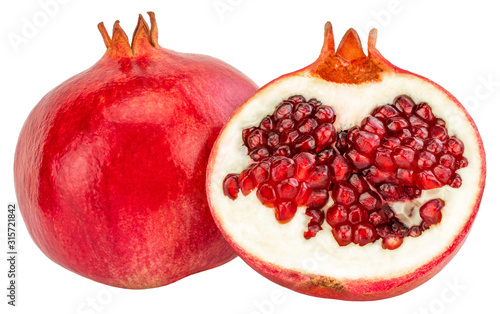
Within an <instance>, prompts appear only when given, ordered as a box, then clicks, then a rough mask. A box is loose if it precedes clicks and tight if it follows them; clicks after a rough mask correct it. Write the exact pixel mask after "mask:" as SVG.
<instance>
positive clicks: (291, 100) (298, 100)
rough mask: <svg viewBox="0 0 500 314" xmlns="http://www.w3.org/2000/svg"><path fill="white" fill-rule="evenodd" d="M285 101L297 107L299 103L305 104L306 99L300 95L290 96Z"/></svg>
mask: <svg viewBox="0 0 500 314" xmlns="http://www.w3.org/2000/svg"><path fill="white" fill-rule="evenodd" d="M286 101H287V102H289V103H292V104H294V105H297V104H300V103H301V102H306V99H305V98H304V96H302V95H293V96H290V97H289V98H288V99H287V100H286Z"/></svg>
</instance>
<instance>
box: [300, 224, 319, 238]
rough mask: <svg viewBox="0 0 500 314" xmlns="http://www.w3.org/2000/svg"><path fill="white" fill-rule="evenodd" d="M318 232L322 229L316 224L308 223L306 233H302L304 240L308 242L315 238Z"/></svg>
mask: <svg viewBox="0 0 500 314" xmlns="http://www.w3.org/2000/svg"><path fill="white" fill-rule="evenodd" d="M320 230H322V228H321V226H320V225H318V224H317V223H309V224H308V225H307V231H306V232H304V238H305V239H306V240H309V239H310V238H312V237H315V236H316V234H317V233H318V232H319V231H320Z"/></svg>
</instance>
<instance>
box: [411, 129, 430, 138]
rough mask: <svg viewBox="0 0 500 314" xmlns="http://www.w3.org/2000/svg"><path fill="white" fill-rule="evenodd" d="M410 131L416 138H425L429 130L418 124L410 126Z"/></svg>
mask: <svg viewBox="0 0 500 314" xmlns="http://www.w3.org/2000/svg"><path fill="white" fill-rule="evenodd" d="M411 133H412V134H413V135H414V136H416V137H418V138H421V139H426V138H428V137H429V131H428V130H427V129H426V128H424V127H419V126H417V127H412V128H411Z"/></svg>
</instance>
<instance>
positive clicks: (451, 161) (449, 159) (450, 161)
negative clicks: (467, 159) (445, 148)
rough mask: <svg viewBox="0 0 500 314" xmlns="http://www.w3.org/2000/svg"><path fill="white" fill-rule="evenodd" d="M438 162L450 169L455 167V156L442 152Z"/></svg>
mask: <svg viewBox="0 0 500 314" xmlns="http://www.w3.org/2000/svg"><path fill="white" fill-rule="evenodd" d="M439 164H440V165H443V166H445V167H447V168H450V169H452V170H453V169H455V157H453V156H452V155H450V154H444V155H442V156H441V157H439Z"/></svg>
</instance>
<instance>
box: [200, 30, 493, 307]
mask: <svg viewBox="0 0 500 314" xmlns="http://www.w3.org/2000/svg"><path fill="white" fill-rule="evenodd" d="M376 35H377V33H376V30H372V31H371V32H370V36H369V39H368V55H365V53H364V52H363V49H362V47H361V43H360V40H359V37H358V35H357V34H356V32H355V31H354V30H352V29H351V30H349V31H348V32H347V33H346V35H345V36H344V38H343V39H342V41H341V42H340V44H339V46H338V49H337V51H335V45H334V40H333V33H332V30H331V24H330V23H327V24H326V27H325V41H324V44H323V49H322V51H321V55H320V57H319V58H318V60H317V61H316V62H314V63H313V64H311V65H310V66H308V67H306V68H304V69H302V70H299V71H296V72H293V73H290V74H287V75H284V76H281V77H279V78H277V79H276V80H274V81H272V82H270V83H269V84H267V85H266V86H264V87H263V88H261V89H260V90H259V91H258V92H257V93H256V94H255V95H254V96H253V97H251V98H250V99H249V100H248V101H247V102H246V103H244V104H243V105H242V106H241V107H240V108H239V109H238V110H237V111H236V112H235V113H234V114H233V116H232V118H231V119H230V120H229V122H228V123H227V124H226V126H225V127H224V129H223V131H222V132H221V134H220V135H219V138H218V140H217V141H216V143H215V145H214V147H213V150H212V154H211V157H210V160H209V164H208V170H207V193H208V199H209V203H210V207H211V210H212V215H213V216H214V219H215V221H216V223H217V225H218V227H219V228H220V229H221V230H222V233H223V234H224V236H225V237H226V239H227V240H228V242H229V243H230V244H231V245H232V246H233V248H234V249H235V250H236V252H237V253H238V254H239V255H240V256H241V257H242V258H243V259H244V260H245V261H246V262H247V263H248V264H249V265H250V266H251V267H252V268H254V269H255V270H256V271H258V272H259V273H261V274H262V275H264V276H265V277H267V278H269V279H270V280H272V281H274V282H276V283H278V284H280V285H283V286H285V287H288V288H290V289H293V290H295V291H298V292H301V293H305V294H309V295H313V296H318V297H325V298H336V299H345V300H376V299H383V298H389V297H393V296H396V295H399V294H402V293H404V292H407V291H409V290H411V289H413V288H415V287H417V286H419V285H420V284H422V283H424V282H425V281H427V280H428V279H430V278H431V277H432V276H433V275H435V274H436V273H437V272H439V271H440V270H441V269H442V268H443V267H444V266H445V265H446V264H447V263H448V262H449V261H450V260H451V258H452V257H453V256H454V255H455V254H456V253H457V251H458V249H459V248H460V247H461V245H462V244H463V242H464V240H465V238H466V236H467V234H468V232H469V230H470V228H471V225H472V223H473V221H474V218H475V216H476V214H477V211H478V208H479V204H480V201H481V197H482V193H483V190H484V183H485V177H486V163H485V153H484V148H483V144H482V142H481V138H480V136H479V133H478V131H477V128H476V126H475V124H474V122H473V121H472V118H471V117H470V115H469V114H468V113H467V112H466V110H465V109H464V107H463V106H462V105H461V104H460V103H459V102H458V100H457V99H455V98H454V97H453V96H452V95H451V94H450V93H449V92H447V91H446V90H444V89H443V88H442V87H441V86H439V85H437V84H436V83H434V82H432V81H430V80H428V79H426V78H423V77H421V76H419V75H416V74H413V73H410V72H408V71H405V70H402V69H400V68H397V67H395V66H394V65H392V64H391V63H389V62H388V61H387V60H386V59H384V58H383V57H382V55H381V54H380V53H379V51H378V50H377V49H376V48H375V42H376Z"/></svg>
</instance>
